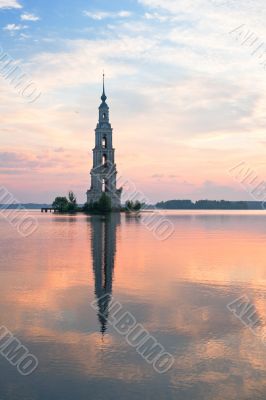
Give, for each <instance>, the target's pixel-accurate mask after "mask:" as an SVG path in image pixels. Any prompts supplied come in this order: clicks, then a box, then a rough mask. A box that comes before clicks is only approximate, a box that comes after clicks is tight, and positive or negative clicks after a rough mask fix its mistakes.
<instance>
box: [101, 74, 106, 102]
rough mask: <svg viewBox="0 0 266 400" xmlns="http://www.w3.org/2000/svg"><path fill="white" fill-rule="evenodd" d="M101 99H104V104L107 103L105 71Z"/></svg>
mask: <svg viewBox="0 0 266 400" xmlns="http://www.w3.org/2000/svg"><path fill="white" fill-rule="evenodd" d="M101 99H102V102H103V103H105V101H106V99H107V97H106V94H105V73H104V71H103V94H102V97H101Z"/></svg>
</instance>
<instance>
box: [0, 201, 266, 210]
mask: <svg viewBox="0 0 266 400" xmlns="http://www.w3.org/2000/svg"><path fill="white" fill-rule="evenodd" d="M51 207H52V206H51V205H50V204H38V203H24V204H9V205H7V204H0V210H1V208H2V209H13V210H14V209H19V208H23V209H27V210H41V209H42V208H51ZM80 207H82V206H80ZM146 209H149V210H153V209H158V210H264V209H266V203H264V202H261V201H226V200H198V201H196V202H192V201H191V200H167V201H164V202H159V203H157V204H155V205H149V206H146Z"/></svg>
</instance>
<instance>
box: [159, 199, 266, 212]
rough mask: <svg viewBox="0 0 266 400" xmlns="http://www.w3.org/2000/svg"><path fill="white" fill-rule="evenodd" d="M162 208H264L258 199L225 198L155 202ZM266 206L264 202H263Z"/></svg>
mask: <svg viewBox="0 0 266 400" xmlns="http://www.w3.org/2000/svg"><path fill="white" fill-rule="evenodd" d="M156 207H157V208H160V209H164V210H260V209H264V207H263V203H262V202H260V201H226V200H198V201H196V202H195V203H193V202H192V201H191V200H168V201H161V202H160V203H157V204H156ZM265 208H266V204H265Z"/></svg>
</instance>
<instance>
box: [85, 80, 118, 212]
mask: <svg viewBox="0 0 266 400" xmlns="http://www.w3.org/2000/svg"><path fill="white" fill-rule="evenodd" d="M101 100H102V102H101V105H100V107H99V120H98V124H97V127H96V129H95V147H94V149H93V167H92V170H91V173H90V174H91V188H90V190H88V191H87V202H88V204H90V203H94V202H96V201H99V199H100V197H101V196H102V194H103V193H106V195H107V196H108V197H109V198H110V200H111V203H112V208H113V209H114V210H119V209H120V207H121V192H122V189H117V188H116V175H117V170H116V164H115V149H114V148H113V129H112V127H111V124H110V120H109V107H108V104H107V103H106V100H107V97H106V94H105V76H104V74H103V93H102V96H101Z"/></svg>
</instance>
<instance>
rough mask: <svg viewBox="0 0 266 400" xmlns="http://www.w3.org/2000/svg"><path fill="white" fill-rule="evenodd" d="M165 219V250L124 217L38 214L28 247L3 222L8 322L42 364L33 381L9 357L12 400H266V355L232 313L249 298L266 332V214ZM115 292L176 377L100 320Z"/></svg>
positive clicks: (1, 256) (4, 367) (4, 381)
mask: <svg viewBox="0 0 266 400" xmlns="http://www.w3.org/2000/svg"><path fill="white" fill-rule="evenodd" d="M165 214H166V215H167V217H168V218H170V219H171V221H172V222H173V224H174V226H175V233H174V234H173V235H172V236H171V237H170V238H169V239H168V240H166V241H164V242H158V240H156V238H155V237H154V236H153V234H152V233H151V232H149V231H148V230H147V228H146V227H145V226H143V225H142V223H141V222H140V221H139V220H136V219H132V218H131V219H126V218H125V216H124V215H121V217H120V216H118V215H116V216H113V218H111V219H107V220H106V219H105V218H101V217H93V218H88V217H86V216H77V217H71V216H55V215H53V214H51V215H50V214H41V213H39V212H34V215H36V216H37V218H38V221H39V227H38V230H37V231H36V232H35V233H34V234H33V235H32V236H30V237H28V238H21V237H20V236H19V235H18V233H17V232H16V230H14V229H13V227H12V226H10V225H9V223H8V222H7V221H6V220H5V219H4V218H3V217H0V237H1V242H0V265H1V267H0V285H1V291H0V306H1V318H0V325H5V326H6V327H7V328H8V329H9V330H10V331H12V332H13V333H14V334H15V335H16V337H17V338H19V339H20V340H21V342H22V343H23V344H24V345H25V346H27V347H28V348H29V349H30V351H31V352H32V353H34V354H35V355H36V356H37V357H38V360H39V367H38V369H37V370H36V371H35V372H34V373H33V374H32V375H30V376H28V377H23V376H21V375H20V374H19V373H18V372H17V370H16V368H15V367H13V366H11V365H10V364H9V363H8V361H7V360H6V359H5V358H4V357H3V356H0V372H1V373H0V399H1V400H9V399H12V400H13V399H19V400H24V399H25V400H31V399H34V400H35V399H40V400H43V399H45V400H54V399H64V400H68V399H69V400H73V399H77V400H82V399H86V400H88V399H92V400H100V399H104V400H108V399H112V400H113V399H114V400H116V399H125V400H133V399H134V400H135V399H152V400H154V399H167V400H170V399H182V400H183V399H184V400H186V399H190V400H194V399H195V400H199V399H204V400H205V399H206V400H208V399H213V400H214V399H215V400H219V399H223V400H224V399H226V400H230V399H238V400H242V399H243V400H244V399H245V400H248V399H250V400H251V399H252V400H256V399H265V398H266V346H265V345H263V344H262V341H261V340H260V337H259V336H255V335H254V334H253V333H252V331H251V330H250V329H249V328H248V327H246V326H244V325H243V324H242V323H241V322H240V321H239V320H238V319H237V318H236V317H235V316H234V314H233V313H231V312H230V311H229V310H228V309H227V307H226V305H227V304H228V303H229V302H230V301H232V300H234V299H235V298H237V297H239V296H241V295H246V296H248V297H249V299H250V300H252V303H253V304H254V306H255V309H256V314H257V315H258V316H259V320H260V326H259V329H260V331H261V330H262V331H263V329H264V325H265V324H266V309H265V305H266V247H265V243H266V213H263V212H233V211H230V212H200V211H198V212H166V213H165ZM105 292H106V293H112V294H113V296H114V297H115V299H116V300H118V301H120V302H121V304H122V305H123V307H124V308H125V310H129V311H130V312H131V313H132V314H133V315H134V317H135V318H136V320H137V321H138V322H139V323H141V324H143V326H144V327H145V328H146V329H147V330H148V331H149V332H150V333H151V334H152V335H154V336H155V337H156V338H157V339H158V341H159V342H160V343H161V344H162V345H163V346H164V347H165V349H166V350H167V351H168V352H170V353H171V354H173V355H174V358H175V363H174V365H173V367H172V368H171V369H170V370H169V371H168V372H166V373H165V374H161V375H160V374H158V373H156V372H155V371H154V369H153V368H152V366H151V365H149V364H147V363H146V361H145V360H143V359H142V357H141V356H140V355H139V354H137V352H136V350H135V349H134V348H131V347H130V346H129V345H128V344H127V343H126V341H125V338H124V337H122V336H120V335H119V334H118V333H116V331H115V330H114V328H112V326H110V324H109V323H108V321H106V320H104V319H103V318H99V316H98V315H97V314H98V313H97V311H96V310H94V309H93V308H92V307H91V305H90V303H91V302H92V301H93V300H94V299H95V298H97V297H100V296H101V295H102V294H103V293H105ZM99 306H100V305H99ZM102 332H104V334H103V333H102Z"/></svg>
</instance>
